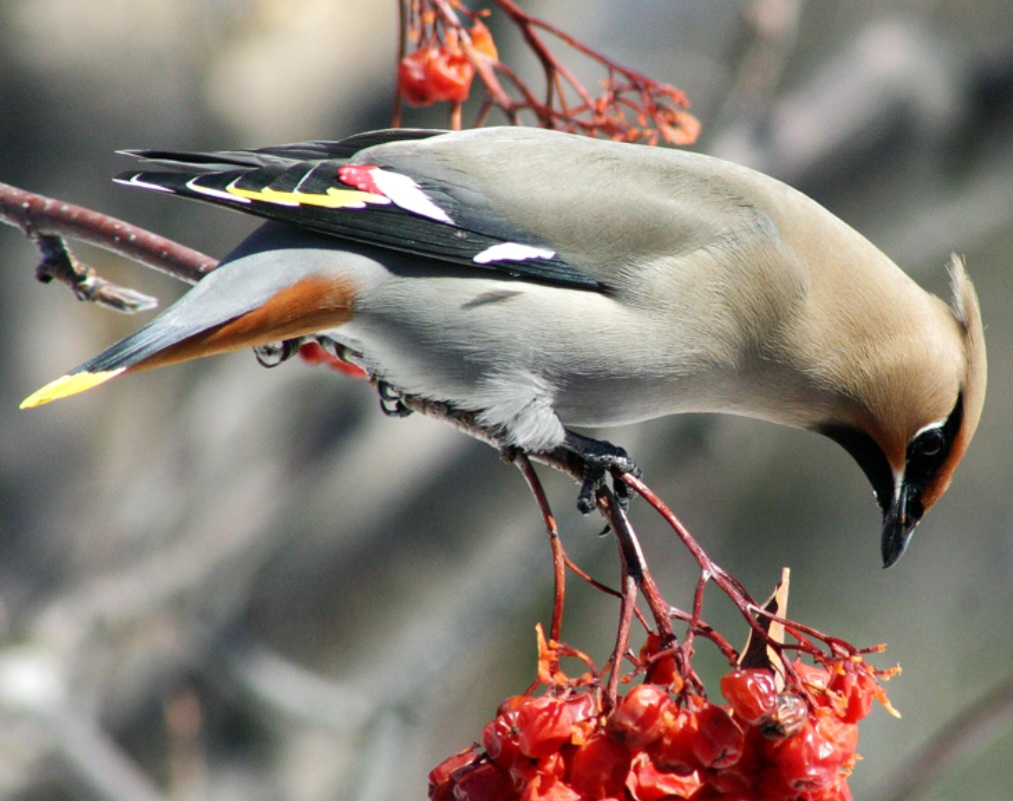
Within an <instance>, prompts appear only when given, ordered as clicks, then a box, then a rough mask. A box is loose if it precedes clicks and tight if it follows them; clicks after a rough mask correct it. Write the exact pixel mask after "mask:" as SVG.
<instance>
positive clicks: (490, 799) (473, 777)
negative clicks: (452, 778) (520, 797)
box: [453, 762, 517, 801]
mask: <svg viewBox="0 0 1013 801" xmlns="http://www.w3.org/2000/svg"><path fill="white" fill-rule="evenodd" d="M453 797H454V799H456V801H514V799H516V798H517V791H516V790H515V789H514V785H513V780H512V779H511V778H510V774H509V773H507V772H506V771H505V770H503V768H501V767H499V766H498V765H493V764H492V763H491V762H484V763H482V764H480V765H476V766H475V768H474V770H469V771H466V772H465V773H464V774H462V775H461V776H459V777H458V778H457V780H456V783H455V786H454V792H453Z"/></svg>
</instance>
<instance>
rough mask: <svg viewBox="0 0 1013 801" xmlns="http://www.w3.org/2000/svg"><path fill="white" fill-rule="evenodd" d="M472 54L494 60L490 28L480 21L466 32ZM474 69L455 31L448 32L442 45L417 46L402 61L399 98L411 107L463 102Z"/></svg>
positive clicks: (398, 73)
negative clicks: (445, 102)
mask: <svg viewBox="0 0 1013 801" xmlns="http://www.w3.org/2000/svg"><path fill="white" fill-rule="evenodd" d="M467 36H468V40H469V42H470V45H471V48H472V52H473V53H476V54H478V55H480V56H484V57H486V58H489V59H493V60H495V59H496V45H495V44H494V43H493V40H492V36H491V35H490V33H489V29H488V28H486V27H485V25H483V24H482V23H481V22H477V21H476V22H475V25H474V27H472V28H471V30H470V31H468V32H467ZM474 77H475V67H474V65H473V64H472V62H471V59H469V57H468V54H467V53H466V52H465V51H464V48H463V47H462V45H461V42H460V36H459V35H458V32H457V31H456V30H454V29H451V30H449V31H447V33H446V35H445V37H444V41H443V42H442V43H432V44H429V45H425V46H422V47H419V49H418V50H416V51H415V52H413V53H409V54H408V55H406V56H404V57H403V58H402V59H401V63H400V64H399V65H398V71H397V85H398V90H399V91H400V92H401V96H402V97H404V99H405V100H407V101H408V102H409V103H411V104H412V105H413V106H428V105H430V104H432V103H439V102H444V101H448V102H452V103H462V102H464V101H465V100H467V99H468V92H469V90H470V89H471V82H472V79H473V78H474Z"/></svg>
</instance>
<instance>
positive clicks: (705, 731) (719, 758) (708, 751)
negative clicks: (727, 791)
mask: <svg viewBox="0 0 1013 801" xmlns="http://www.w3.org/2000/svg"><path fill="white" fill-rule="evenodd" d="M696 727H697V733H696V737H695V738H694V740H693V753H694V754H695V755H696V758H697V759H699V760H700V763H701V764H702V765H703V766H704V767H708V768H728V767H731V766H732V765H734V764H735V763H736V762H738V761H739V758H740V757H741V756H742V749H743V746H744V744H745V735H744V734H743V733H742V729H740V728H739V727H738V725H737V724H736V723H735V721H734V720H732V717H731V715H729V714H728V712H727V711H726V710H724V709H723V708H721V707H720V706H717V705H715V704H707V705H706V706H704V707H703V708H702V709H700V710H699V711H698V712H697V713H696Z"/></svg>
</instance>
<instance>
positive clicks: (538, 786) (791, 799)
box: [429, 658, 890, 801]
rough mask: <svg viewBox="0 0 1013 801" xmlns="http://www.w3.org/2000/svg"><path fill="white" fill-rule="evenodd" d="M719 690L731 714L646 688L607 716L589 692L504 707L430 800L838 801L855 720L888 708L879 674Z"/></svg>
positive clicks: (750, 679)
mask: <svg viewBox="0 0 1013 801" xmlns="http://www.w3.org/2000/svg"><path fill="white" fill-rule="evenodd" d="M792 667H793V668H794V671H793V672H792V674H793V685H794V686H793V687H792V691H790V692H784V691H779V690H778V687H777V682H776V680H775V674H774V673H773V672H772V671H771V670H768V669H760V668H739V669H736V670H733V671H732V672H731V673H729V674H728V675H726V676H724V677H723V678H722V680H721V692H722V693H723V694H724V696H725V698H726V699H727V701H728V705H727V706H719V705H717V704H713V703H711V702H710V701H708V700H707V699H705V698H703V697H700V696H697V695H693V694H689V693H677V692H673V690H674V688H675V687H676V686H678V685H679V684H681V683H680V682H677V683H676V684H675V685H669V686H668V687H666V686H662V685H659V684H641V685H638V686H636V687H633V688H632V689H631V690H630V691H629V692H628V693H627V694H626V695H625V696H623V697H621V698H619V699H618V702H617V704H616V706H615V708H614V709H613V710H611V712H609V713H608V714H603V712H602V710H601V709H600V708H599V701H598V695H597V694H596V693H593V692H588V691H572V690H571V691H569V694H561V695H552V694H549V695H542V696H539V697H526V696H515V697H513V698H509V699H507V700H506V701H505V702H504V703H503V704H502V705H501V706H500V708H499V710H498V711H497V714H496V717H495V718H494V719H493V720H491V721H490V722H489V723H488V724H486V726H485V728H484V729H483V731H482V743H481V745H478V744H476V745H474V746H473V747H472V748H470V749H469V750H467V751H464V752H462V753H460V754H457V755H456V756H453V757H451V758H450V759H448V760H446V761H444V762H443V763H442V764H440V765H439V766H437V767H436V768H435V769H434V770H433V771H432V773H430V775H429V798H430V799H431V800H432V801H663V800H664V801H675V799H692V801H840V800H842V799H843V800H847V799H851V793H850V791H849V789H848V784H847V777H848V775H849V774H850V773H851V769H852V767H853V766H854V764H855V762H856V761H857V760H858V755H857V754H856V753H855V747H856V746H857V744H858V726H857V723H858V721H859V720H860V719H861V718H863V717H865V715H866V714H868V712H869V709H870V707H871V705H872V702H873V700H877V699H878V700H880V701H881V702H883V703H884V704H885V705H887V708H888V709H890V707H889V703H888V702H887V701H886V698H885V695H884V694H883V690H882V689H881V687H880V686H879V683H878V681H877V680H876V678H875V675H874V673H873V671H872V669H871V668H870V667H868V665H866V664H865V663H864V662H863V661H861V660H859V659H857V658H856V659H841V660H837V661H835V662H833V663H831V664H830V665H829V667H828V669H824V668H819V667H813V666H811V665H806V664H803V663H801V662H795V663H793V664H792Z"/></svg>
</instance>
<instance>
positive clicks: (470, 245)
mask: <svg viewBox="0 0 1013 801" xmlns="http://www.w3.org/2000/svg"><path fill="white" fill-rule="evenodd" d="M122 152H123V153H125V154H126V155H129V156H132V157H135V158H137V159H140V160H142V161H141V165H140V167H141V168H140V169H135V170H133V171H130V172H126V173H123V174H121V175H120V176H118V177H117V178H116V179H115V180H116V181H118V182H119V183H121V184H125V185H127V186H130V187H135V188H140V189H146V190H152V191H156V192H162V193H167V194H173V195H179V196H182V197H186V198H192V199H196V200H200V201H204V202H207V203H211V204H214V205H217V206H226V207H228V208H231V209H235V210H238V211H240V212H243V213H246V214H251V215H254V216H256V217H260V218H264V220H265V221H264V222H263V223H262V225H261V226H260V227H259V228H258V229H257V230H255V231H254V232H253V233H252V234H251V235H250V236H249V237H248V238H246V239H245V240H243V241H242V242H240V243H239V244H238V245H237V246H236V247H235V248H234V249H233V250H232V251H231V252H230V253H229V254H228V255H227V256H226V257H225V258H224V259H223V260H222V261H221V263H220V265H219V266H218V267H217V268H216V269H214V270H213V271H211V272H210V273H208V274H207V275H206V276H205V277H203V278H202V279H201V280H200V281H199V282H198V283H197V284H196V286H195V287H194V288H193V289H191V290H190V291H189V292H188V293H187V294H185V295H184V296H183V297H182V298H181V299H180V300H179V301H177V302H176V303H175V304H174V305H172V306H170V307H169V308H168V309H166V310H165V311H164V312H162V313H161V314H160V315H159V316H157V317H155V318H154V319H153V320H152V321H150V322H149V323H147V324H146V325H144V326H143V327H142V328H140V329H139V330H138V331H136V332H135V333H134V334H132V335H130V336H128V337H126V338H125V339H123V340H122V341H120V342H118V343H116V344H114V345H112V346H111V347H110V348H108V349H107V350H105V351H104V352H102V353H101V354H99V355H98V356H96V357H95V358H93V359H91V360H90V361H88V362H85V363H84V364H83V365H81V366H79V367H77V368H76V369H74V370H72V371H71V372H69V373H68V374H66V375H64V376H63V377H61V378H59V379H57V380H56V381H53V382H52V383H50V384H48V385H46V386H45V387H43V388H42V389H40V390H38V391H37V392H35V393H34V394H32V395H31V396H29V397H28V398H26V399H25V401H24V402H23V403H22V408H27V407H34V406H39V405H41V404H44V403H48V402H50V401H53V400H56V399H58V398H63V397H65V396H68V395H73V394H75V393H78V392H81V391H84V390H86V389H91V388H92V387H95V386H97V385H99V384H101V383H104V382H105V381H107V380H109V379H111V378H114V377H116V376H119V375H123V374H125V373H130V372H133V371H136V370H142V369H148V368H154V367H161V366H164V365H169V364H173V363H177V362H182V361H186V360H189V359H193V358H197V357H202V356H209V355H212V354H217V353H223V352H226V351H232V350H236V349H240V348H254V349H255V351H256V352H257V353H258V357H259V358H261V360H262V361H264V362H265V363H267V364H271V363H277V362H279V361H282V360H283V359H284V358H285V357H286V356H287V355H290V354H291V353H292V352H294V350H295V348H297V347H298V346H299V345H300V344H303V343H317V344H319V345H321V346H323V347H324V348H325V349H327V350H328V351H329V352H330V353H332V354H333V355H335V356H336V357H338V358H340V359H342V360H343V361H345V362H347V363H349V364H351V365H353V366H355V367H358V368H361V370H363V371H364V372H365V373H366V374H367V375H368V376H369V377H370V378H371V379H372V380H373V381H374V382H376V383H377V385H378V386H379V387H380V388H381V392H382V395H383V397H384V399H385V400H384V403H385V404H386V405H387V406H388V408H389V409H390V411H392V412H393V413H399V412H403V411H404V410H405V408H406V407H404V405H403V404H400V401H399V399H402V398H406V397H414V398H419V399H423V400H426V401H433V402H439V403H443V404H446V405H447V406H448V407H449V408H452V409H456V410H460V411H461V412H464V413H467V414H469V415H471V417H472V419H474V420H475V421H476V423H477V425H478V427H479V429H480V430H481V431H483V432H485V433H486V434H487V435H488V438H489V439H490V440H492V441H493V442H494V443H496V444H498V445H499V446H500V447H501V448H503V449H505V450H513V451H514V452H523V453H526V454H535V455H537V454H540V453H541V454H544V453H550V452H553V451H559V452H564V453H567V454H570V455H572V456H574V457H576V458H578V459H579V461H580V464H582V465H583V466H584V475H585V481H584V484H583V486H582V489H581V496H580V502H579V503H578V505H579V506H581V509H582V511H585V512H586V511H589V510H590V509H591V508H592V507H593V502H592V500H591V498H592V494H593V492H594V491H595V490H596V488H597V487H598V486H600V485H601V484H602V482H603V481H604V480H605V477H606V474H607V473H611V474H612V475H613V476H614V475H615V473H616V471H618V472H620V473H622V472H630V471H634V470H637V469H638V468H637V466H636V463H635V462H634V461H633V460H632V459H631V458H630V457H629V456H628V454H627V453H626V452H625V451H624V450H623V449H622V448H619V447H617V446H615V445H612V444H611V443H609V442H607V441H605V440H600V439H594V438H592V437H590V436H588V435H586V434H581V433H579V432H578V431H577V429H593V430H597V429H599V428H607V427H610V426H616V425H621V424H628V423H634V422H638V421H643V420H647V419H651V418H657V417H662V416H667V415H672V414H679V413H686V412H714V413H725V414H733V415H741V416H746V417H751V418H757V419H761V420H765V421H770V422H773V423H778V424H782V425H786V426H792V427H795V428H800V429H805V430H809V431H813V432H816V433H819V434H822V435H824V436H826V437H829V438H830V439H831V440H833V441H835V442H837V443H838V444H839V445H841V446H842V447H843V448H844V449H845V450H846V451H847V452H848V453H849V454H850V455H851V456H852V457H853V458H854V460H855V461H856V462H857V464H858V466H859V467H860V468H861V470H862V471H863V472H864V474H865V475H866V477H867V478H868V480H869V482H870V483H871V485H872V490H873V495H874V497H875V500H876V502H877V503H878V506H879V510H880V512H881V513H882V527H881V530H880V540H881V553H882V559H883V565H884V567H889V566H891V565H893V564H894V563H896V562H897V560H898V559H900V557H901V556H902V555H903V553H904V552H905V549H906V547H907V545H908V542H909V540H910V537H911V534H912V532H913V530H914V528H915V526H917V525H918V523H919V522H920V521H921V519H922V517H923V516H924V514H925V513H926V512H927V511H928V510H929V509H930V508H931V507H932V506H933V505H934V504H935V503H936V501H938V500H939V498H940V497H941V496H942V495H943V493H944V492H945V491H946V489H947V488H948V487H949V485H950V482H951V478H952V476H953V472H954V470H955V468H956V467H957V464H958V463H959V462H960V460H961V458H962V457H963V455H964V453H965V451H966V449H967V447H968V444H969V443H970V441H971V439H972V437H973V435H974V432H975V429H976V428H977V425H978V422H979V419H980V416H981V411H982V405H983V403H984V397H985V386H986V373H987V366H986V353H985V342H984V334H983V326H982V320H981V314H980V310H979V303H978V299H977V296H976V294H975V290H974V287H973V285H972V284H971V282H970V280H969V278H968V276H967V272H966V270H965V268H964V264H963V261H962V260H961V259H960V258H959V257H957V256H953V257H952V258H951V260H950V264H949V267H948V270H949V278H950V285H951V293H952V297H951V298H950V299H949V302H946V301H944V300H942V299H940V298H939V297H937V296H935V295H933V294H930V293H929V292H927V291H926V290H924V289H922V288H921V287H920V286H919V285H918V284H917V283H915V282H914V281H913V280H912V279H911V278H910V277H909V276H908V275H907V274H906V273H905V272H903V271H902V270H901V269H900V268H899V267H898V266H897V265H896V264H894V262H893V261H891V260H890V259H889V258H888V257H887V256H886V255H885V254H884V253H883V252H882V251H880V250H879V249H878V248H876V247H875V246H874V245H873V244H872V243H871V242H869V240H868V239H866V238H865V237H864V236H862V235H861V234H859V233H858V232H857V231H855V230H854V229H853V228H851V227H850V226H849V225H847V224H846V223H844V222H843V221H841V220H840V219H839V218H837V217H836V216H834V215H833V214H831V213H830V212H829V211H827V210H826V209H825V208H824V207H822V206H821V205H819V204H818V203H816V202H815V201H813V200H812V199H810V198H809V197H807V196H806V195H804V194H802V193H801V192H799V191H797V190H795V189H793V188H791V187H789V186H787V185H786V184H784V183H782V182H780V181H778V180H776V179H774V178H771V177H768V176H766V175H763V174H761V173H759V172H756V171H753V170H751V169H749V168H747V167H744V166H740V165H737V164H734V163H731V162H728V161H724V160H721V159H718V158H715V157H711V156H708V155H704V154H700V153H695V152H690V151H685V150H677V149H669V148H658V147H650V146H646V145H637V144H630V143H621V142H615V141H608V140H601V139H594V138H589V137H584V136H578V135H575V134H570V133H564V132H560V131H553V130H546V129H539V128H524V127H488V128H480V129H473V130H464V131H437V130H427V129H393V130H381V131H373V132H369V133H362V134H358V135H355V136H351V137H348V138H345V139H342V140H339V141H322V140H321V141H311V142H302V143H297V144H290V145H280V146H274V147H265V148H260V149H255V150H233V151H216V152H203V153H192V152H173V151H162V150H133V151H122ZM616 483H617V484H618V482H616Z"/></svg>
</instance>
